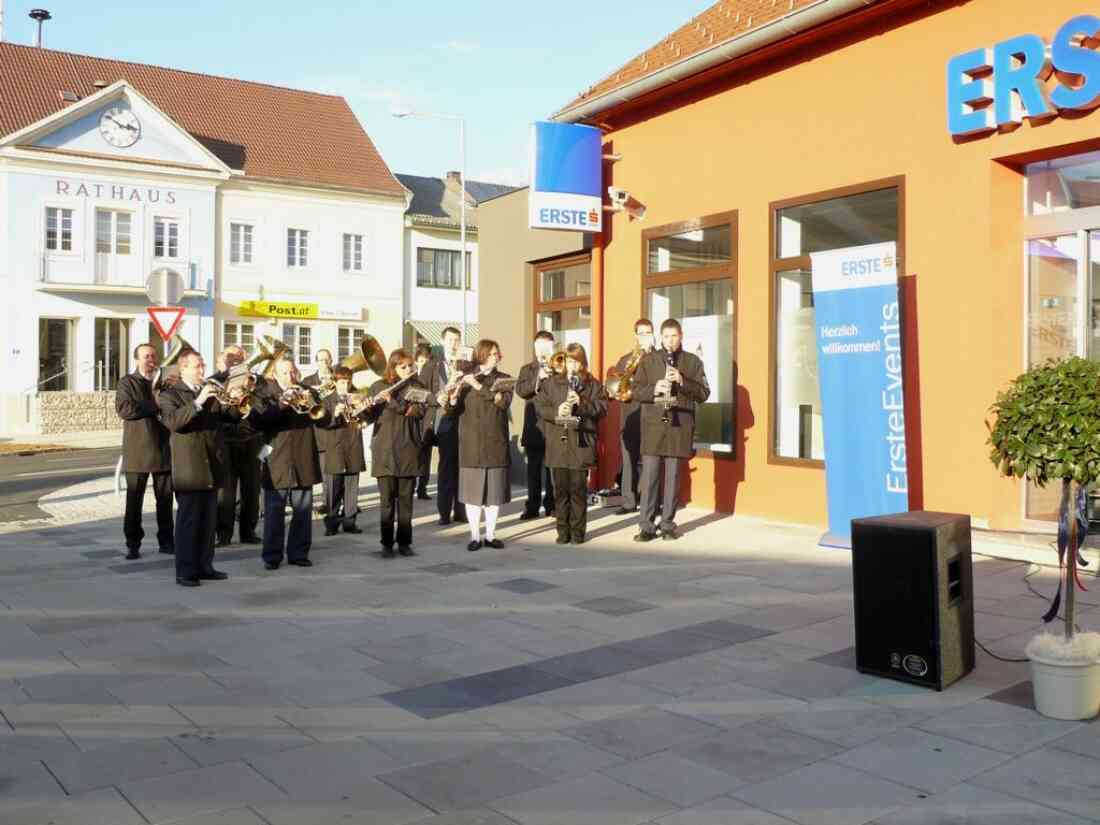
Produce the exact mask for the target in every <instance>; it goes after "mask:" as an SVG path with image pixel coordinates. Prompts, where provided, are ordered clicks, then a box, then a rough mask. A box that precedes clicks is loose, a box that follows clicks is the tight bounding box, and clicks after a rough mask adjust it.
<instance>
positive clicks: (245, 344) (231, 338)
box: [222, 321, 256, 353]
mask: <svg viewBox="0 0 1100 825" xmlns="http://www.w3.org/2000/svg"><path fill="white" fill-rule="evenodd" d="M255 343H256V327H255V325H253V324H242V323H238V322H236V321H226V322H225V323H224V324H222V349H225V348H226V347H233V346H236V347H240V348H241V349H243V350H244V351H245V353H249V352H251V351H252V347H253V346H255Z"/></svg>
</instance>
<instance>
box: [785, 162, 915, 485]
mask: <svg viewBox="0 0 1100 825" xmlns="http://www.w3.org/2000/svg"><path fill="white" fill-rule="evenodd" d="M901 188H902V181H901V179H894V180H890V181H876V182H874V183H870V184H865V185H861V186H854V187H849V188H846V189H842V190H836V191H835V192H827V193H820V194H817V195H809V196H806V197H804V198H797V199H794V200H790V201H783V202H781V203H773V204H772V205H771V210H772V232H773V242H772V244H771V247H772V249H771V300H772V323H773V326H772V341H771V344H772V348H773V349H772V352H773V356H772V363H773V365H774V366H773V368H772V370H773V371H772V375H771V380H772V392H771V395H772V398H773V399H774V403H773V404H772V408H771V414H770V417H769V426H770V428H771V449H770V450H769V458H770V459H771V460H776V461H780V462H794V463H805V464H809V465H813V466H821V462H823V461H824V460H825V444H824V440H823V435H822V418H821V390H820V384H819V380H818V372H817V338H816V330H815V324H814V295H813V277H812V272H811V261H810V253H812V252H824V251H826V250H830V249H843V248H845V247H849V246H862V245H864V244H872V243H881V242H885V241H899V227H900V226H901V211H900V210H901V202H902V199H901V197H900V196H899V192H900V190H901ZM901 258H902V249H901V244H900V243H899V244H898V259H899V266H898V268H899V270H900V269H901V265H900V260H901Z"/></svg>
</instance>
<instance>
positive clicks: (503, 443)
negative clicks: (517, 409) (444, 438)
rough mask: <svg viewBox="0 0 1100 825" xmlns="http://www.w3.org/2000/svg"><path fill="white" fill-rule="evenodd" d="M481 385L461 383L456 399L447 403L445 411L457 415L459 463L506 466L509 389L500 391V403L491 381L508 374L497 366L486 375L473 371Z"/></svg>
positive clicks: (460, 465) (507, 457)
mask: <svg viewBox="0 0 1100 825" xmlns="http://www.w3.org/2000/svg"><path fill="white" fill-rule="evenodd" d="M476 377H477V379H478V381H479V382H480V383H481V389H480V390H475V389H473V388H472V387H469V386H467V385H463V387H462V389H461V390H460V392H459V396H458V403H457V404H456V405H455V406H453V407H452V406H451V405H450V404H448V405H447V408H446V410H447V414H448V415H450V416H451V417H452V418H457V419H458V466H459V467H507V466H508V464H509V455H508V407H509V406H510V405H511V403H512V395H513V394H512V392H510V391H509V392H506V393H503V397H502V398H501V401H500V404H497V403H496V402H495V401H494V400H493V399H494V397H495V396H496V393H494V392H493V390H492V386H493V382H494V381H496V379H498V378H511V376H510V375H508V374H507V373H504V372H500V371H499V370H495V369H494V370H493V371H492V372H490V373H488V374H487V375H481V374H480V373H478V374H476Z"/></svg>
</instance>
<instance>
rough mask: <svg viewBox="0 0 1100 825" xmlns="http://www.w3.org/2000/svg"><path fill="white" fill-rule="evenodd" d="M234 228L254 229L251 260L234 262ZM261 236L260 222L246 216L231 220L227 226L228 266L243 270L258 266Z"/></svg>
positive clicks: (226, 255)
mask: <svg viewBox="0 0 1100 825" xmlns="http://www.w3.org/2000/svg"><path fill="white" fill-rule="evenodd" d="M234 226H248V227H251V229H252V243H251V251H250V258H249V260H247V261H236V262H234V261H233V227H234ZM260 234H261V230H260V221H259V220H257V219H255V218H251V217H247V216H244V215H237V216H235V217H232V218H230V219H229V220H228V221H227V222H226V224H225V262H226V264H227V265H228V266H232V267H240V268H242V269H247V268H249V267H254V266H256V265H257V261H258V258H259V256H258V254H257V252H258V249H259V239H260ZM283 261H284V262H285V261H286V250H285V249H284V250H283Z"/></svg>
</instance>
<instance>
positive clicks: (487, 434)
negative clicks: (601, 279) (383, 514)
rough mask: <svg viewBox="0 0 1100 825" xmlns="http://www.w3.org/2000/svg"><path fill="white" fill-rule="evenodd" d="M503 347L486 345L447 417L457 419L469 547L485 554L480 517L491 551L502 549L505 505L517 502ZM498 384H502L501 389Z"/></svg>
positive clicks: (481, 344)
mask: <svg viewBox="0 0 1100 825" xmlns="http://www.w3.org/2000/svg"><path fill="white" fill-rule="evenodd" d="M499 363H500V346H499V345H498V344H497V342H496V341H490V340H488V339H482V340H481V341H478V343H477V349H476V350H475V352H474V369H473V372H470V373H467V374H466V375H465V376H463V377H462V380H461V381H460V382H459V384H458V386H457V387H455V389H454V391H453V392H452V393H451V394H450V396H448V398H447V404H446V412H447V414H449V415H457V416H458V466H459V470H458V500H459V501H461V502H462V503H463V504H465V505H466V515H467V517H468V518H469V522H470V543H469V544H468V545H467V546H466V549H467V550H469V551H471V552H473V551H474V550H480V549H481V547H482V541H481V532H480V530H481V525H480V524H479V522H480V520H481V514H482V513H484V514H485V542H484V546H486V547H503V546H504V542H502V541H501V540H500V539H498V538H496V537H495V535H494V533H495V531H496V523H497V515H498V514H499V513H500V505H502V504H506V503H507V502H509V501H511V500H512V495H511V487H510V485H509V483H508V408H509V407H510V406H511V404H512V392H513V387H512V382H511V380H510V379H511V376H509V375H507V374H506V373H503V372H501V371H500V370H498V369H497V365H498V364H499ZM498 382H499V383H498Z"/></svg>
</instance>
